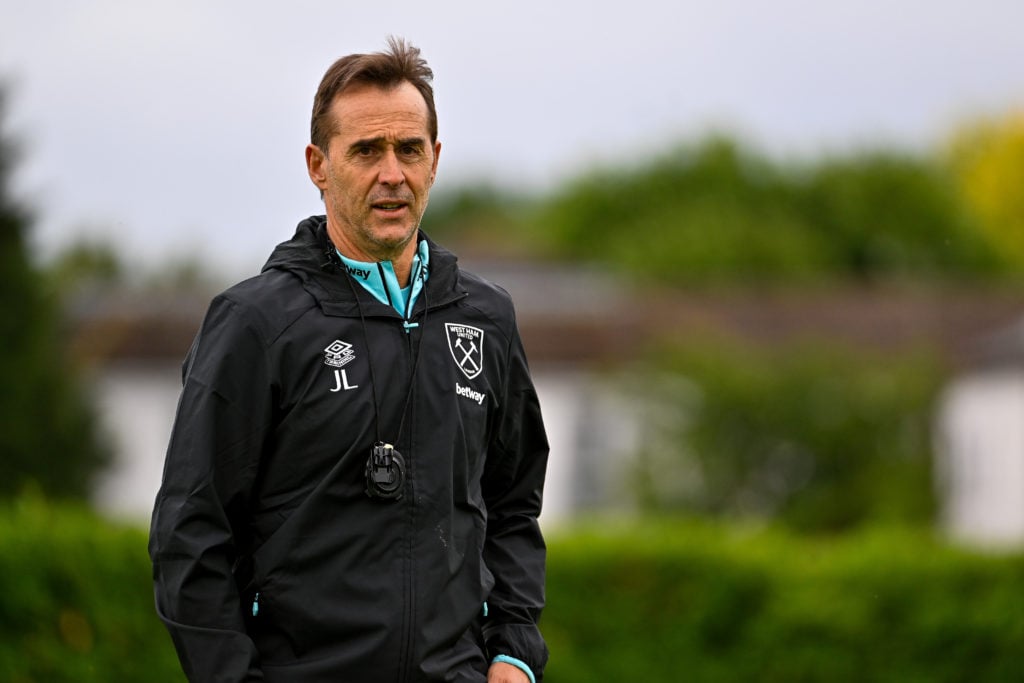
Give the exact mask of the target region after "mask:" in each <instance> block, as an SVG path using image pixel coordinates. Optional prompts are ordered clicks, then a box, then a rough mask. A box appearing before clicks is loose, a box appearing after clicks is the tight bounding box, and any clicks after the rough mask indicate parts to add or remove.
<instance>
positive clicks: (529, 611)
mask: <svg viewBox="0 0 1024 683" xmlns="http://www.w3.org/2000/svg"><path fill="white" fill-rule="evenodd" d="M389 48H390V49H389V50H388V51H387V52H383V53H376V54H370V55H350V56H348V57H344V58H342V59H340V60H338V61H337V62H336V63H335V64H334V65H333V66H331V68H330V69H329V70H328V71H327V73H326V74H325V76H324V79H323V81H322V83H321V85H320V88H319V91H318V92H317V95H316V98H315V100H314V107H313V116H312V136H311V144H310V145H309V146H308V147H307V148H306V162H307V169H308V172H309V177H310V179H311V180H312V181H313V184H314V185H316V187H317V188H319V190H320V192H321V196H322V197H323V201H324V204H325V207H326V215H325V216H314V217H311V218H308V219H306V220H304V221H302V222H301V223H299V226H298V230H297V232H296V233H295V236H294V237H293V238H292V239H291V240H289V241H287V242H284V243H283V244H281V245H279V246H278V247H277V249H276V250H275V251H274V253H273V254H272V255H271V257H270V260H269V261H268V262H267V264H266V265H265V266H264V268H263V271H262V272H261V273H260V275H258V276H256V277H254V278H252V279H250V280H247V281H245V282H242V283H241V284H238V285H236V286H235V287H232V288H231V289H229V290H227V291H226V292H225V293H223V294H222V295H220V296H218V297H217V298H216V299H214V301H213V302H212V304H211V306H210V309H209V311H208V313H207V315H206V318H205V320H204V322H203V325H202V328H201V329H200V331H199V334H198V335H197V336H196V339H195V341H194V342H193V344H192V348H191V349H190V350H189V353H188V356H187V358H186V361H185V364H184V372H183V375H184V388H183V391H182V395H181V400H180V403H179V406H178V413H177V417H176V420H175V425H174V429H173V431H172V434H171V440H170V445H169V447H168V452H167V461H166V465H165V470H164V478H163V483H162V485H161V488H160V492H159V494H158V496H157V500H156V506H155V509H154V512H153V521H152V529H151V536H150V554H151V557H152V559H153V567H154V580H155V587H156V604H157V610H158V612H159V614H160V616H161V618H162V619H163V620H164V622H165V623H166V625H167V627H168V629H169V631H170V633H171V636H172V638H173V640H174V644H175V647H176V648H177V651H178V655H179V658H180V660H181V663H182V667H183V669H184V670H185V673H186V674H187V676H188V677H189V679H190V680H191V681H211V682H212V681H217V682H227V681H258V680H262V681H271V682H274V681H277V682H282V683H319V682H321V681H323V682H327V681H330V682H331V683H338V682H345V683H377V682H380V683H396V682H399V681H403V682H404V681H410V682H412V681H416V682H420V681H423V682H427V681H451V682H460V683H469V682H478V683H483V682H484V681H487V682H488V683H525V682H526V681H539V680H541V677H542V675H543V669H544V665H545V662H546V660H547V648H546V647H545V644H544V641H543V640H542V638H541V636H540V633H539V631H538V628H537V620H538V618H539V616H540V612H541V608H542V606H543V603H544V588H543V586H544V563H545V548H544V541H543V539H542V537H541V533H540V530H539V528H538V525H537V516H538V515H539V513H540V506H541V490H542V487H543V481H544V472H545V467H546V461H547V440H546V437H545V433H544V427H543V424H542V420H541V415H540V409H539V406H538V402H537V397H536V393H535V392H534V389H533V385H532V382H531V379H530V375H529V371H528V369H527V365H526V359H525V356H524V353H523V348H522V344H521V342H520V339H519V334H518V331H517V329H516V324H515V320H514V314H513V308H512V304H511V301H510V300H509V297H508V295H507V294H506V293H505V292H504V291H503V290H501V289H500V288H498V287H496V286H494V285H492V284H489V283H487V282H485V281H484V280H482V279H480V278H478V277H476V276H474V275H471V274H469V273H467V272H465V271H463V270H460V269H459V267H458V266H457V263H456V259H455V257H454V256H453V255H452V254H451V253H449V252H447V251H445V250H444V249H442V248H441V247H439V246H437V245H435V244H434V243H432V242H431V241H430V240H428V239H427V238H426V236H425V235H423V233H421V232H420V231H419V224H420V219H421V217H422V215H423V212H424V210H425V209H426V206H427V198H428V196H429V194H430V187H431V185H432V184H433V182H434V177H435V174H436V172H437V161H438V155H439V154H440V151H441V144H440V142H438V141H437V119H436V114H435V109H434V101H433V91H432V87H431V85H430V82H431V78H432V75H433V74H432V72H431V71H430V69H429V68H428V66H427V64H426V62H424V61H423V60H422V59H421V58H420V53H419V50H417V49H416V48H413V47H411V46H409V45H407V44H405V43H404V42H403V41H400V40H394V39H392V40H391V41H390V43H389Z"/></svg>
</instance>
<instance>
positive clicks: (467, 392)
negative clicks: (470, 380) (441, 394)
mask: <svg viewBox="0 0 1024 683" xmlns="http://www.w3.org/2000/svg"><path fill="white" fill-rule="evenodd" d="M455 393H456V394H458V395H459V396H465V397H466V398H471V399H473V400H474V401H476V402H477V403H478V404H480V405H483V402H484V399H485V398H487V394H484V393H482V392H479V391H473V390H472V389H471V388H469V387H464V386H460V385H459V383H458V382H456V383H455Z"/></svg>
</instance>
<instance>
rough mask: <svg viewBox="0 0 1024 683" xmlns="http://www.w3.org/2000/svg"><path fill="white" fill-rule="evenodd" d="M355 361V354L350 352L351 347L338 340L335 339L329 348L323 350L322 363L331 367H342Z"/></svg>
mask: <svg viewBox="0 0 1024 683" xmlns="http://www.w3.org/2000/svg"><path fill="white" fill-rule="evenodd" d="M355 359H356V352H355V351H353V350H352V345H351V344H349V343H348V342H343V341H341V340H340V339H335V340H334V341H332V342H331V344H330V346H328V347H327V348H326V349H324V363H325V364H327V365H330V366H331V367H335V368H340V367H344V366H345V365H346V364H347V363H349V362H351V361H354V360H355Z"/></svg>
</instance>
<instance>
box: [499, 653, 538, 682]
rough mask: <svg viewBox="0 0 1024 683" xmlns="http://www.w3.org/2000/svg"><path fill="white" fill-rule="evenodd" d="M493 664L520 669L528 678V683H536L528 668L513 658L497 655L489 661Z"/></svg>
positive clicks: (524, 663)
mask: <svg viewBox="0 0 1024 683" xmlns="http://www.w3.org/2000/svg"><path fill="white" fill-rule="evenodd" d="M495 662H503V663H505V664H511V665H512V666H514V667H516V668H518V669H521V670H522V672H523V673H524V674H526V675H527V676H528V677H529V678H530V683H537V679H536V678H534V677H533V672H532V671H530V667H528V666H527V665H526V662H524V661H522V660H519V659H516V658H515V657H509V656H508V655H498V656H497V657H495V658H494V659H492V660H491V664H494V663H495Z"/></svg>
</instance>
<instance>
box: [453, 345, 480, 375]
mask: <svg viewBox="0 0 1024 683" xmlns="http://www.w3.org/2000/svg"><path fill="white" fill-rule="evenodd" d="M455 347H456V348H458V350H459V351H462V353H464V354H466V355H464V356H463V357H462V360H460V361H459V367H463V368H464V367H466V363H469V364H470V365H471V366H472V367H471V368H470V369H471V370H472V373H473V374H476V373H478V372H480V366H479V365H477V364H476V361H475V360H473V354H474V353H476V342H475V341H470V342H469V350H468V351H467V350H466V349H465V348H463V346H462V338H461V337H460V338H458V339H456V340H455Z"/></svg>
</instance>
